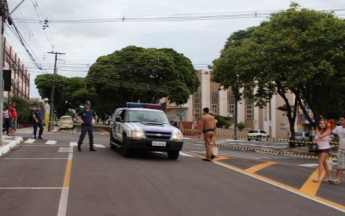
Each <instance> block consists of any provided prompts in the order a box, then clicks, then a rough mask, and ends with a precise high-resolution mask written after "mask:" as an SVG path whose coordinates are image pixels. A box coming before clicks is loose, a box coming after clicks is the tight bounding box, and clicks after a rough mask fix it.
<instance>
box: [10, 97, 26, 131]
mask: <svg viewBox="0 0 345 216" xmlns="http://www.w3.org/2000/svg"><path fill="white" fill-rule="evenodd" d="M10 101H12V102H15V103H16V111H17V114H18V119H17V121H18V123H20V124H24V123H25V122H27V121H28V120H29V118H30V115H31V110H30V104H29V101H27V100H25V99H23V98H21V97H19V96H17V95H14V96H12V97H11V98H10Z"/></svg>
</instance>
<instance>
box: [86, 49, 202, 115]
mask: <svg viewBox="0 0 345 216" xmlns="http://www.w3.org/2000/svg"><path fill="white" fill-rule="evenodd" d="M86 82H87V85H88V86H91V87H93V88H94V89H95V90H96V92H97V93H98V96H99V101H100V104H97V106H99V105H101V106H102V110H104V111H106V112H108V113H113V111H114V109H115V108H116V107H119V106H124V104H125V103H126V102H128V101H138V100H140V101H141V102H148V103H154V102H155V101H157V100H158V99H160V98H162V97H168V98H169V100H170V101H171V102H175V103H176V104H177V105H180V104H183V103H186V102H187V100H188V98H189V95H190V94H192V93H193V92H195V91H197V88H198V86H199V85H200V83H199V79H198V77H197V74H196V72H195V70H194V68H193V65H192V63H191V61H190V60H189V59H188V58H186V57H185V56H183V55H182V54H179V53H177V52H176V51H174V50H172V49H154V48H150V49H144V48H140V47H135V46H128V47H126V48H124V49H122V50H120V51H115V52H114V53H112V54H109V55H106V56H101V57H99V58H98V59H97V61H96V63H95V64H93V65H92V66H91V68H90V70H89V73H88V75H87V77H86Z"/></svg>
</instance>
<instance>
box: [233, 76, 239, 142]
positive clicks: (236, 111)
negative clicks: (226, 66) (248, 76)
mask: <svg viewBox="0 0 345 216" xmlns="http://www.w3.org/2000/svg"><path fill="white" fill-rule="evenodd" d="M238 77H239V75H238V74H236V95H234V97H235V116H234V117H235V119H234V136H235V138H234V140H237V135H238V128H237V126H238V122H237V121H238V117H237V116H238V106H237V103H238V100H237V97H238V95H239V91H240V89H239V86H238Z"/></svg>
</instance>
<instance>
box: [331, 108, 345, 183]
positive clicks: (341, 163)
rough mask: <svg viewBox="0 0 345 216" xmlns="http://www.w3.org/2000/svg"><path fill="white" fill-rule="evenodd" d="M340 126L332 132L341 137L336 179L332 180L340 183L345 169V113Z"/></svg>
mask: <svg viewBox="0 0 345 216" xmlns="http://www.w3.org/2000/svg"><path fill="white" fill-rule="evenodd" d="M339 121H340V126H337V127H336V128H335V129H334V130H333V131H332V132H333V133H334V134H335V135H337V136H338V137H339V148H338V154H337V160H338V167H337V176H336V179H334V180H332V183H333V184H336V185H337V184H339V183H340V181H341V176H342V175H343V170H344V169H345V114H344V115H341V116H340V119H339Z"/></svg>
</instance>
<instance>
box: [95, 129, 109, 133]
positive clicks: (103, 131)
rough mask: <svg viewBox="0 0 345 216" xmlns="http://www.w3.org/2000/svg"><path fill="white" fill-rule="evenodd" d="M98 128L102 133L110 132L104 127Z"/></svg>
mask: <svg viewBox="0 0 345 216" xmlns="http://www.w3.org/2000/svg"><path fill="white" fill-rule="evenodd" d="M97 130H100V131H101V132H102V133H105V134H109V131H106V130H103V129H102V128H97Z"/></svg>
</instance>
